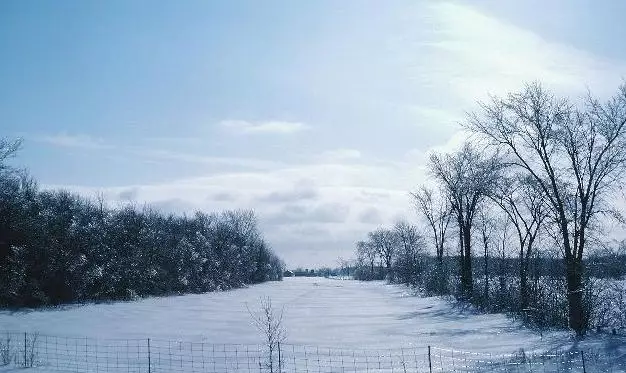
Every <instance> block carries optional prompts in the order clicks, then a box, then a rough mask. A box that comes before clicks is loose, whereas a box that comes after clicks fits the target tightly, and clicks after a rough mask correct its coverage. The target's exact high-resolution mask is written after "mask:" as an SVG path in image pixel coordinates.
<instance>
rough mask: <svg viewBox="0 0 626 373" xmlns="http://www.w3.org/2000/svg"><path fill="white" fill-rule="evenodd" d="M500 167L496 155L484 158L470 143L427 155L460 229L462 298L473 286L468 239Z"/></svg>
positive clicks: (431, 169)
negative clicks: (456, 148)
mask: <svg viewBox="0 0 626 373" xmlns="http://www.w3.org/2000/svg"><path fill="white" fill-rule="evenodd" d="M501 169H502V166H501V164H500V160H499V158H498V157H497V156H495V155H493V156H489V157H485V156H483V155H482V154H481V152H479V151H478V150H476V149H474V148H473V147H472V145H470V144H469V143H466V144H465V145H464V146H463V148H462V149H461V150H460V151H458V152H457V153H454V154H446V155H439V154H433V155H431V157H430V172H431V174H432V175H433V176H434V177H435V178H436V179H437V181H439V183H440V185H441V187H442V189H443V191H444V193H445V195H446V197H447V198H448V201H449V202H450V207H451V209H452V211H453V212H454V215H455V218H456V223H457V226H458V228H459V243H460V245H459V248H460V252H459V257H460V269H461V273H460V275H461V291H462V293H463V295H464V296H465V297H471V295H472V288H473V281H472V244H471V241H472V227H473V224H474V218H475V216H476V212H477V211H478V207H479V206H480V205H481V203H482V202H483V201H484V199H485V198H486V196H487V195H489V194H490V190H491V188H492V187H493V185H494V182H495V181H496V180H497V179H498V177H499V174H500V170H501Z"/></svg>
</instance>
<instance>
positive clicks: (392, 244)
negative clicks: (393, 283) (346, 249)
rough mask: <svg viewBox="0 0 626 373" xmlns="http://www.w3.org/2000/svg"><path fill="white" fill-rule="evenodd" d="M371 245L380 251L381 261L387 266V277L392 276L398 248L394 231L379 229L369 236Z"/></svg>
mask: <svg viewBox="0 0 626 373" xmlns="http://www.w3.org/2000/svg"><path fill="white" fill-rule="evenodd" d="M368 238H369V240H370V242H371V244H372V245H373V246H374V247H375V248H376V250H378V254H379V255H380V258H381V260H382V261H383V262H384V263H383V264H384V265H385V275H390V274H391V265H392V263H393V256H394V251H395V248H396V235H395V234H394V232H393V231H392V230H389V229H386V228H378V229H376V230H375V231H373V232H370V233H369V234H368Z"/></svg>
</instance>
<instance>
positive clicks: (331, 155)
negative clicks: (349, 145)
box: [319, 149, 362, 163]
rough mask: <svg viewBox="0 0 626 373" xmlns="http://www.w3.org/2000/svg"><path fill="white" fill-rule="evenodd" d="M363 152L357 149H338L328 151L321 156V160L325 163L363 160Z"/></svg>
mask: <svg viewBox="0 0 626 373" xmlns="http://www.w3.org/2000/svg"><path fill="white" fill-rule="evenodd" d="M361 155H362V154H361V152H360V151H358V150H356V149H336V150H328V151H325V152H323V153H322V154H321V156H320V157H319V159H320V160H321V161H323V162H329V163H333V162H338V161H346V160H351V159H352V160H356V159H359V158H361Z"/></svg>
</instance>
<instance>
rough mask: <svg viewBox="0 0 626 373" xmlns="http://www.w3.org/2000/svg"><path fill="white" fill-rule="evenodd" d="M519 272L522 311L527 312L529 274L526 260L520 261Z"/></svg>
mask: <svg viewBox="0 0 626 373" xmlns="http://www.w3.org/2000/svg"><path fill="white" fill-rule="evenodd" d="M520 260H521V262H520V271H519V293H520V309H521V310H522V311H525V310H527V309H528V273H527V270H526V268H525V267H526V265H525V264H524V259H520Z"/></svg>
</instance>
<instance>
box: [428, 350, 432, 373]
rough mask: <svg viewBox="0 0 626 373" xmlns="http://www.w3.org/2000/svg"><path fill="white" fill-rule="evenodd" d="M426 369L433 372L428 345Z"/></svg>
mask: <svg viewBox="0 0 626 373" xmlns="http://www.w3.org/2000/svg"><path fill="white" fill-rule="evenodd" d="M428 371H429V372H430V373H433V362H432V359H431V357H430V346H428Z"/></svg>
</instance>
